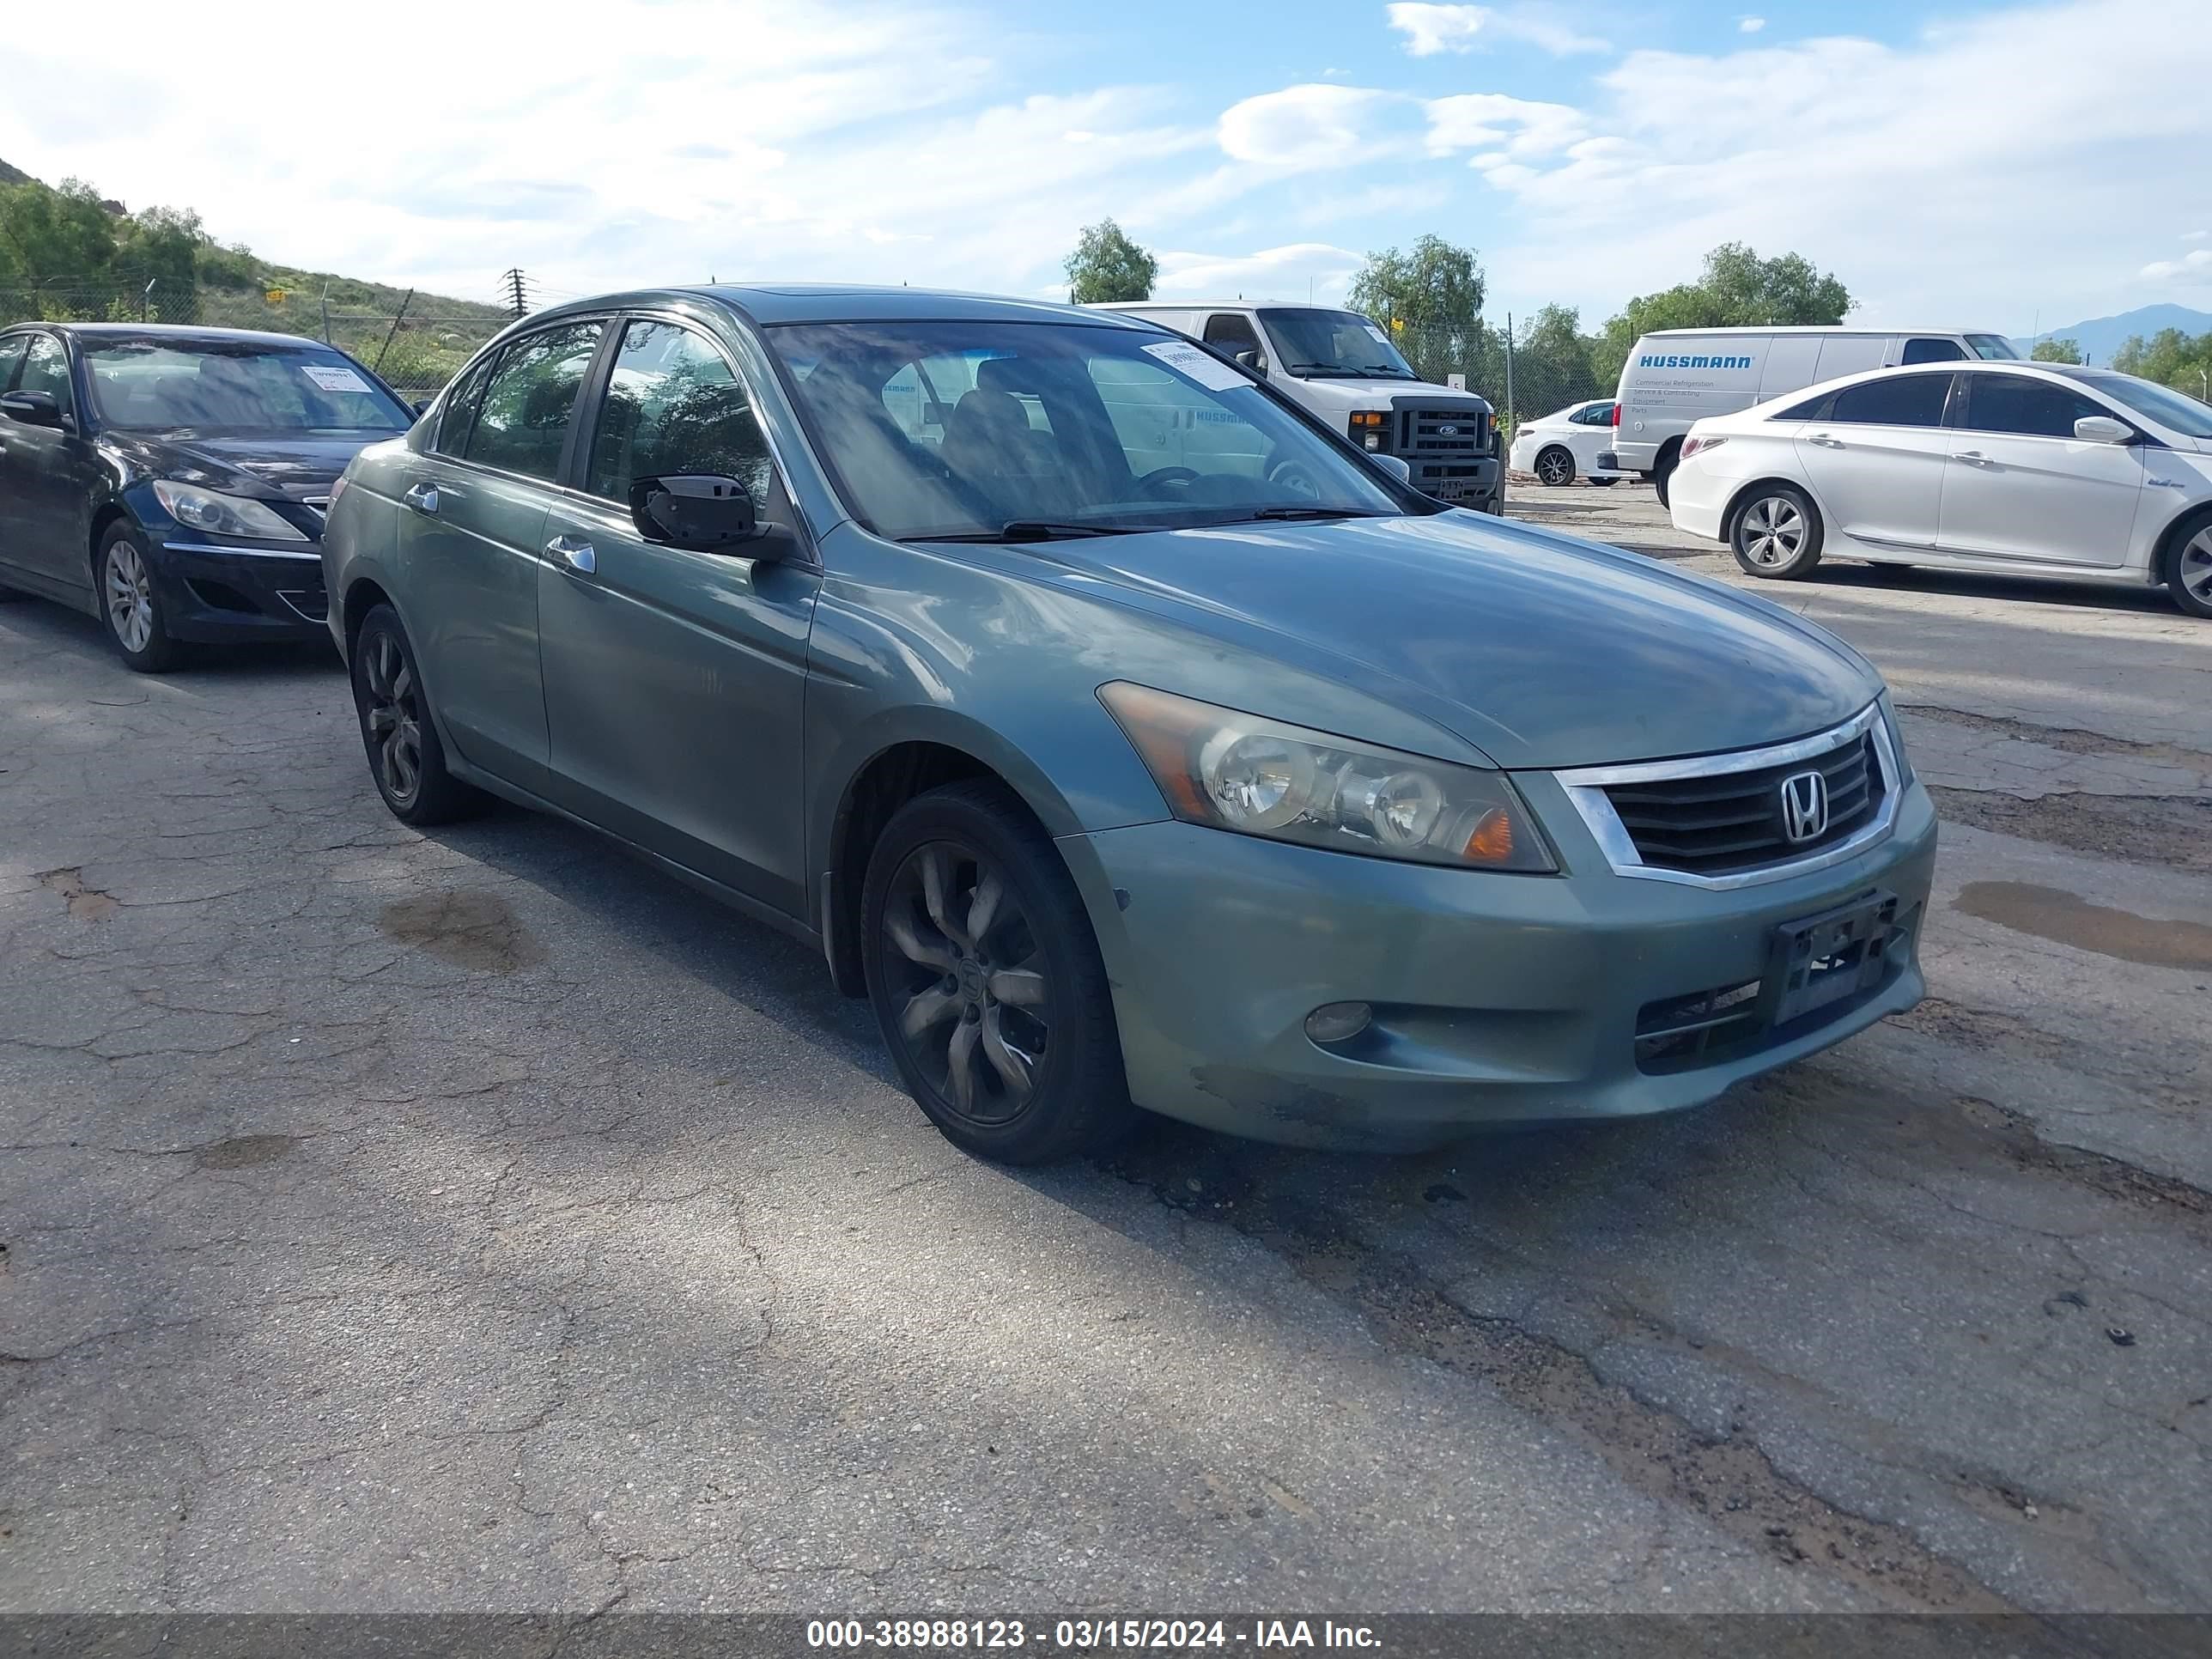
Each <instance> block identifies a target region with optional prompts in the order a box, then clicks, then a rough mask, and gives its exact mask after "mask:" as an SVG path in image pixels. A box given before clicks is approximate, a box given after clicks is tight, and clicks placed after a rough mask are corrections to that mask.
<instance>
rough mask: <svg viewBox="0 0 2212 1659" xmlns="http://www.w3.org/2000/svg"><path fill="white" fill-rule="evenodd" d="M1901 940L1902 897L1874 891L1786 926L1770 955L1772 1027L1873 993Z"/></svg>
mask: <svg viewBox="0 0 2212 1659" xmlns="http://www.w3.org/2000/svg"><path fill="white" fill-rule="evenodd" d="M1896 937H1897V896H1896V895H1895V894H1894V893H1887V892H1883V891H1881V890H1873V891H1869V892H1867V893H1863V894H1862V895H1860V896H1858V897H1857V898H1855V899H1851V900H1850V901H1848V902H1845V903H1843V904H1839V905H1837V906H1836V907H1835V908H1833V909H1830V910H1823V911H1821V912H1820V915H1814V916H1806V917H1804V918H1802V920H1800V921H1785V922H1784V923H1783V924H1782V925H1781V926H1780V927H1777V928H1776V929H1775V930H1774V933H1773V937H1772V939H1771V942H1770V944H1769V946H1768V951H1767V974H1766V982H1767V983H1768V984H1769V985H1770V986H1771V987H1774V988H1773V997H1774V1002H1773V1007H1772V1012H1771V1014H1770V1015H1769V1018H1770V1020H1771V1023H1772V1024H1776V1025H1787V1024H1790V1022H1791V1021H1792V1020H1796V1019H1802V1018H1804V1017H1805V1016H1806V1015H1807V1014H1809V1013H1814V1012H1817V1011H1819V1010H1820V1009H1822V1008H1826V1007H1827V1006H1829V1005H1830V1004H1831V1003H1836V1002H1842V1001H1844V1000H1847V999H1848V998H1850V997H1854V996H1857V995H1858V994H1860V993H1862V992H1864V991H1869V990H1872V989H1873V988H1874V987H1875V986H1876V985H1877V984H1879V983H1880V982H1881V976H1882V975H1883V974H1884V973H1885V972H1886V971H1887V969H1888V966H1889V947H1890V945H1891V943H1892V942H1893V940H1894V939H1896Z"/></svg>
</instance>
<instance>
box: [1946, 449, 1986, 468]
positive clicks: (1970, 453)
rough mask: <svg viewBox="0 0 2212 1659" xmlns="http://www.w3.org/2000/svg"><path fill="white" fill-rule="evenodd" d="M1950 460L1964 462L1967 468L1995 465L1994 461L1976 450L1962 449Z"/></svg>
mask: <svg viewBox="0 0 2212 1659" xmlns="http://www.w3.org/2000/svg"><path fill="white" fill-rule="evenodd" d="M1951 459H1953V460H1954V461H1964V462H1965V463H1966V465H1968V466H1995V465H1996V462H1995V461H1993V460H1991V459H1990V458H1989V457H1988V456H1986V455H1984V454H1983V453H1982V452H1981V451H1980V450H1978V449H1962V450H1960V451H1959V453H1957V454H1955V455H1954V456H1952V457H1951Z"/></svg>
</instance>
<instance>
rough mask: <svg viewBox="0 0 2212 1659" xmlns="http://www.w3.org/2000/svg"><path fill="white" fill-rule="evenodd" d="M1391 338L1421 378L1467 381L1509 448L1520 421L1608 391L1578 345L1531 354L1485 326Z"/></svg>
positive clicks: (1409, 331)
mask: <svg viewBox="0 0 2212 1659" xmlns="http://www.w3.org/2000/svg"><path fill="white" fill-rule="evenodd" d="M1391 338H1392V340H1393V342H1394V343H1395V344H1396V345H1397V348H1398V349H1399V351H1400V352H1401V354H1402V355H1403V356H1404V357H1405V359H1406V361H1407V362H1409V363H1411V364H1412V365H1413V368H1414V369H1415V371H1416V372H1417V373H1419V374H1420V376H1421V378H1422V379H1424V380H1431V381H1433V382H1435V383H1436V384H1437V385H1438V386H1449V385H1450V384H1451V377H1452V376H1453V375H1455V374H1462V375H1464V376H1466V380H1467V389H1468V391H1469V392H1474V394H1475V395H1476V396H1478V397H1480V398H1483V399H1485V400H1486V402H1487V403H1488V404H1490V406H1491V407H1492V409H1494V410H1497V411H1498V427H1499V428H1500V430H1501V431H1502V432H1503V433H1504V435H1505V440H1506V441H1507V442H1508V443H1509V444H1510V442H1511V441H1512V433H1513V428H1514V427H1515V426H1516V424H1518V423H1519V422H1523V421H1534V420H1541V419H1542V418H1543V417H1544V416H1547V415H1551V414H1554V413H1556V412H1557V411H1559V410H1562V409H1565V408H1566V407H1568V406H1569V405H1570V404H1578V403H1587V402H1589V400H1590V399H1591V398H1602V397H1607V396H1609V395H1610V394H1611V392H1612V391H1613V388H1612V387H1611V386H1601V385H1599V384H1598V377H1597V372H1596V371H1595V369H1594V368H1592V367H1591V366H1590V363H1589V357H1588V355H1587V353H1586V352H1584V351H1583V350H1582V349H1579V344H1577V347H1576V348H1571V349H1559V348H1554V349H1530V347H1529V346H1528V344H1527V343H1522V342H1516V340H1514V339H1513V338H1512V337H1510V335H1509V334H1508V333H1507V331H1505V330H1504V329H1503V328H1489V327H1483V328H1480V329H1478V330H1476V331H1474V332H1473V333H1463V332H1461V331H1457V330H1453V331H1443V330H1435V329H1419V328H1403V327H1401V328H1399V329H1397V330H1396V331H1394V332H1393V334H1392V336H1391Z"/></svg>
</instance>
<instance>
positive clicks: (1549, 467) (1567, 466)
mask: <svg viewBox="0 0 2212 1659" xmlns="http://www.w3.org/2000/svg"><path fill="white" fill-rule="evenodd" d="M1574 476H1575V468H1574V463H1573V462H1571V461H1570V460H1569V459H1567V458H1566V457H1565V456H1564V455H1561V454H1559V453H1556V452H1553V453H1545V454H1542V455H1539V456H1538V457H1537V458H1536V477H1538V478H1539V479H1541V481H1542V482H1543V483H1547V484H1549V485H1550V486H1551V487H1552V488H1553V489H1558V488H1559V485H1561V484H1563V483H1566V481H1567V480H1568V479H1570V478H1571V477H1574Z"/></svg>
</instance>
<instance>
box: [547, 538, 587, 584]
mask: <svg viewBox="0 0 2212 1659" xmlns="http://www.w3.org/2000/svg"><path fill="white" fill-rule="evenodd" d="M545 550H546V551H547V552H548V553H550V554H551V555H553V556H554V557H556V558H557V559H558V560H560V561H561V562H562V564H564V565H566V566H567V567H568V568H569V569H571V570H573V571H574V572H575V573H576V574H578V575H580V576H588V575H591V574H592V573H593V572H595V571H597V570H598V569H599V555H598V554H596V553H594V552H593V551H592V544H591V543H589V542H587V541H586V540H585V539H584V538H582V537H581V536H556V537H555V538H553V539H552V540H551V541H550V542H548V543H546V544H545Z"/></svg>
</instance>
